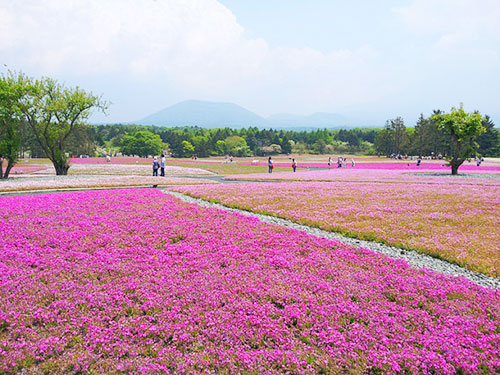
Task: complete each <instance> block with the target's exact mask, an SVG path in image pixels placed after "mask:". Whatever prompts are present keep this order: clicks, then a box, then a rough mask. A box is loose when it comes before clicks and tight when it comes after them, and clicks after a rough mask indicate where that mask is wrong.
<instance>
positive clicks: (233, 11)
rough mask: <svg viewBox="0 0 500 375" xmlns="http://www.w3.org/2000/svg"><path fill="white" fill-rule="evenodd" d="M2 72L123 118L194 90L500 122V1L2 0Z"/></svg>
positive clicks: (304, 109)
mask: <svg viewBox="0 0 500 375" xmlns="http://www.w3.org/2000/svg"><path fill="white" fill-rule="evenodd" d="M0 19H1V20H2V22H0V73H5V72H6V71H7V70H9V69H10V70H14V71H22V72H23V73H25V74H27V75H29V76H32V77H35V78H39V77H42V76H48V77H52V78H55V79H57V80H58V81H60V82H61V83H64V84H65V85H67V86H72V87H74V86H79V87H81V88H83V89H85V90H87V91H91V92H93V93H94V94H98V95H102V97H103V98H104V99H106V100H108V101H110V102H112V104H111V106H110V107H109V109H108V111H107V112H108V113H107V115H106V116H104V115H102V114H95V115H93V117H92V118H91V120H92V121H93V122H107V123H113V122H131V121H135V120H139V119H142V118H143V117H146V116H147V115H149V114H151V113H154V112H156V111H159V110H161V109H163V108H165V107H167V106H171V105H173V104H175V103H177V102H180V101H183V100H189V99H197V100H208V101H222V102H232V103H236V104H238V105H241V106H243V107H245V108H247V109H249V110H251V111H253V112H255V113H257V114H259V115H261V116H265V117H266V116H269V115H272V114H277V113H291V114H297V115H308V114H312V113H315V112H330V113H338V114H342V115H344V116H345V117H346V118H347V119H349V121H351V122H352V123H353V124H358V125H365V126H372V125H373V126H381V125H383V124H384V123H385V121H386V120H388V119H392V118H395V117H397V116H401V117H403V119H404V120H405V123H406V125H407V126H413V125H414V124H415V122H416V120H417V118H418V116H419V115H420V113H423V114H424V115H425V116H428V115H430V114H431V113H432V110H434V109H442V110H445V111H449V110H450V109H451V107H454V106H455V107H456V106H459V105H460V103H463V105H464V108H465V109H466V110H468V111H473V110H479V111H480V112H481V113H482V114H487V115H489V116H490V117H491V118H492V119H493V121H494V122H495V124H496V126H497V127H498V126H499V125H500V22H498V20H499V19H500V1H498V0H378V1H373V0H353V1H345V0H343V1H337V0H309V1H303V0H300V1H299V0H266V1H265V0H252V1H243V0H220V1H217V0H16V1H12V0H0Z"/></svg>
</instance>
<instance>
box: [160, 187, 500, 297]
mask: <svg viewBox="0 0 500 375" xmlns="http://www.w3.org/2000/svg"><path fill="white" fill-rule="evenodd" d="M162 191H163V192H164V193H166V194H170V195H173V196H175V197H178V198H180V199H182V200H184V201H186V202H190V203H196V204H198V205H200V206H205V207H215V208H219V209H222V210H226V211H229V212H238V213H240V214H242V215H246V216H252V217H256V218H258V219H260V220H261V221H263V222H266V223H271V224H277V225H283V226H286V227H289V228H293V229H297V230H302V231H305V232H307V233H309V234H312V235H314V236H317V237H324V238H328V239H332V240H335V241H338V242H342V243H346V244H349V245H353V246H355V247H364V248H367V249H371V250H373V251H375V252H377V253H383V254H385V255H387V256H389V257H391V258H396V259H405V260H406V261H407V262H408V263H409V264H410V265H411V266H412V267H415V268H426V269H429V270H433V271H437V272H441V273H445V274H448V275H453V276H463V277H465V278H466V279H468V280H470V281H472V282H473V283H476V284H478V285H480V286H483V287H487V288H493V289H500V280H499V279H495V278H492V277H489V276H486V275H483V274H481V273H476V272H473V271H469V270H467V269H465V268H462V267H460V266H457V265H456V264H452V263H449V262H447V261H444V260H441V259H437V258H433V257H431V256H429V255H426V254H421V253H418V252H416V251H408V250H402V249H398V248H396V247H392V246H388V245H384V244H381V243H377V242H372V241H363V240H358V239H354V238H349V237H344V236H342V235H340V234H337V233H333V232H328V231H324V230H321V229H318V228H312V227H308V226H306V225H301V224H296V223H294V222H291V221H289V220H285V219H280V218H276V217H272V216H267V215H261V214H256V213H253V212H248V211H243V210H238V209H234V208H229V207H226V206H223V205H221V204H217V203H211V202H207V201H205V200H203V199H198V198H192V197H190V196H187V195H185V194H182V193H178V192H174V191H167V190H163V189H162Z"/></svg>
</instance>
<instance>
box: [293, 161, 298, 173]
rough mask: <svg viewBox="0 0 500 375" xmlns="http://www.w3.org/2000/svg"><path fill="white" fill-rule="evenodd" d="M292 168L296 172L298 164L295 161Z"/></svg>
mask: <svg viewBox="0 0 500 375" xmlns="http://www.w3.org/2000/svg"><path fill="white" fill-rule="evenodd" d="M292 168H293V171H294V172H295V170H296V169H297V162H296V161H295V159H292Z"/></svg>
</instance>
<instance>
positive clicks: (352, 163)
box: [351, 158, 356, 167]
mask: <svg viewBox="0 0 500 375" xmlns="http://www.w3.org/2000/svg"><path fill="white" fill-rule="evenodd" d="M351 165H352V166H353V167H354V166H355V165H356V163H355V162H354V158H352V159H351Z"/></svg>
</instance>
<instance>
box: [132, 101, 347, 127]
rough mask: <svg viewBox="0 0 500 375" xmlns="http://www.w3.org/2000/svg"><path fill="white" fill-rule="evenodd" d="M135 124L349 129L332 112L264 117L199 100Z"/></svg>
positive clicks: (239, 108)
mask: <svg viewBox="0 0 500 375" xmlns="http://www.w3.org/2000/svg"><path fill="white" fill-rule="evenodd" d="M135 123H136V124H139V125H155V126H165V127H175V126H199V127H206V128H219V127H220V128H224V127H232V128H246V127H251V126H256V127H258V128H269V127H273V128H290V129H296V128H325V127H326V128H338V127H352V126H350V125H349V124H348V119H346V118H345V117H344V116H342V115H340V114H336V113H327V112H316V113H313V114H311V115H306V116H301V115H293V114H289V113H280V114H275V115H271V116H268V117H267V118H265V117H262V116H260V115H258V114H256V113H254V112H251V111H249V110H248V109H246V108H244V107H242V106H240V105H238V104H235V103H231V102H210V101H202V100H185V101H182V102H179V103H176V104H174V105H172V106H169V107H165V108H163V109H162V110H160V111H157V112H155V113H152V114H151V115H148V116H146V117H144V118H143V119H141V120H139V121H136V122H135Z"/></svg>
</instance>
